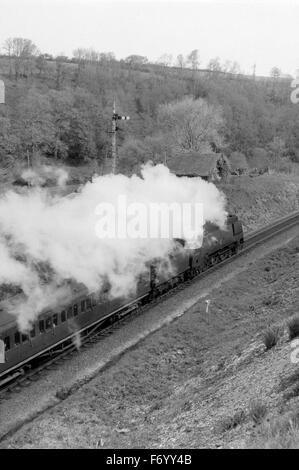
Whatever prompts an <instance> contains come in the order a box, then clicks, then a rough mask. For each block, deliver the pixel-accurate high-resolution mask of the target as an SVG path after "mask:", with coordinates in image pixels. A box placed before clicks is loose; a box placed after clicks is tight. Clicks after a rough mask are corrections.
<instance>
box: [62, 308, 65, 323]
mask: <svg viewBox="0 0 299 470" xmlns="http://www.w3.org/2000/svg"><path fill="white" fill-rule="evenodd" d="M65 320H66V313H65V310H62V312H61V323H63V322H65Z"/></svg>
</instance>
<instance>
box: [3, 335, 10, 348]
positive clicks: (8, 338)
mask: <svg viewBox="0 0 299 470" xmlns="http://www.w3.org/2000/svg"><path fill="white" fill-rule="evenodd" d="M4 345H5V351H8V350H9V349H10V337H9V336H6V338H4Z"/></svg>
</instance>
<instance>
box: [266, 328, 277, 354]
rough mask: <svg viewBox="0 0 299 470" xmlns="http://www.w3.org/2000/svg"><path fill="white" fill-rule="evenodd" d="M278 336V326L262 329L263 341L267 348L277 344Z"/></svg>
mask: <svg viewBox="0 0 299 470" xmlns="http://www.w3.org/2000/svg"><path fill="white" fill-rule="evenodd" d="M279 336H280V329H279V328H278V327H270V328H268V329H267V330H266V331H264V333H263V342H264V345H265V346H266V349H267V350H268V349H271V348H273V347H274V346H275V345H276V344H277V342H278V340H279Z"/></svg>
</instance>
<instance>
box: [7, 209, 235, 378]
mask: <svg viewBox="0 0 299 470" xmlns="http://www.w3.org/2000/svg"><path fill="white" fill-rule="evenodd" d="M243 242H244V236H243V228H242V223H241V222H240V221H239V219H238V217H237V216H236V215H229V216H228V218H227V226H226V228H225V229H223V230H222V229H220V228H219V227H217V226H216V225H214V224H212V223H206V225H205V230H204V237H203V243H202V246H201V248H197V249H189V248H187V247H185V243H184V240H177V249H175V250H174V251H173V253H172V255H171V257H170V262H171V274H170V271H169V270H168V271H167V270H165V269H161V266H162V264H163V260H155V261H154V262H153V263H152V264H150V265H149V266H148V269H147V270H146V272H144V273H143V274H142V276H140V277H139V279H138V282H137V287H136V293H135V295H134V296H131V297H130V298H114V299H113V298H111V297H110V296H109V287H107V286H106V287H103V288H102V290H101V291H100V292H95V293H89V292H87V290H86V288H84V287H83V286H76V287H75V286H74V287H73V292H72V302H71V303H68V304H66V305H64V306H62V307H60V308H59V310H58V308H57V309H55V310H53V311H49V310H47V311H43V312H41V314H40V315H39V317H38V318H37V320H36V321H35V323H34V324H32V325H31V330H30V331H28V332H26V333H23V332H20V331H19V329H18V325H17V321H16V318H15V316H13V315H11V314H10V313H8V309H7V304H6V302H5V301H2V302H1V303H0V385H1V384H3V383H6V382H8V381H9V380H11V379H12V377H15V376H17V375H18V374H23V373H24V370H25V369H26V368H27V367H31V365H32V363H34V361H36V360H37V359H38V358H40V357H41V356H43V357H44V356H47V355H50V354H51V355H52V354H57V353H59V352H60V351H63V350H64V349H66V348H68V347H70V346H71V345H72V342H73V341H74V338H78V336H80V337H81V338H82V337H84V336H88V335H90V334H92V332H94V331H95V330H96V329H98V328H99V327H102V326H103V324H104V323H107V322H111V321H113V320H114V319H115V318H120V317H122V316H124V315H126V314H127V313H128V312H130V311H133V310H135V309H136V308H138V307H140V306H141V305H144V304H146V303H148V302H149V301H150V300H152V299H153V298H155V297H158V296H160V295H161V294H163V293H164V292H165V291H167V290H169V288H170V287H173V286H175V285H177V284H179V283H180V282H184V281H186V280H188V279H191V278H192V277H194V276H195V275H197V274H199V273H200V272H203V271H205V270H206V269H208V268H209V267H210V266H212V265H214V264H216V263H219V262H220V261H222V260H224V259H225V258H228V257H231V256H233V255H234V254H235V253H237V251H238V250H240V249H242V246H243ZM1 351H2V360H1Z"/></svg>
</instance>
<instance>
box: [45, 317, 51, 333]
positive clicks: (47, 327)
mask: <svg viewBox="0 0 299 470" xmlns="http://www.w3.org/2000/svg"><path fill="white" fill-rule="evenodd" d="M50 328H52V318H51V317H47V318H46V330H49V329H50Z"/></svg>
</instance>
